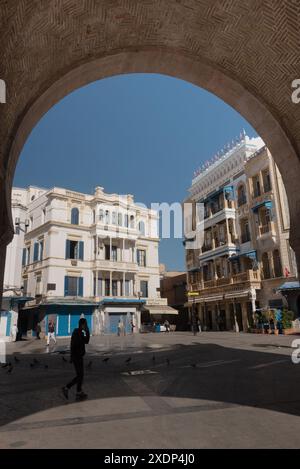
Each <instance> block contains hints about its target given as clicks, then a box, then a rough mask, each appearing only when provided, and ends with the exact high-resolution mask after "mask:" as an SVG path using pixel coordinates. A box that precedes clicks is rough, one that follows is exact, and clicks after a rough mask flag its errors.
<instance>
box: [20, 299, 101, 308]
mask: <svg viewBox="0 0 300 469" xmlns="http://www.w3.org/2000/svg"><path fill="white" fill-rule="evenodd" d="M97 304H98V303H96V302H95V301H91V300H85V299H82V298H78V299H72V298H53V299H45V300H43V301H41V302H39V303H36V302H35V301H28V302H27V304H26V305H25V306H24V307H23V308H22V310H25V309H34V308H39V307H41V306H47V307H49V306H74V307H76V306H78V307H80V306H97Z"/></svg>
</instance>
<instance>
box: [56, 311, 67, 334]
mask: <svg viewBox="0 0 300 469" xmlns="http://www.w3.org/2000/svg"><path fill="white" fill-rule="evenodd" d="M58 316H59V318H58V334H57V335H59V336H67V335H69V314H68V313H65V312H61V313H59V315H58Z"/></svg>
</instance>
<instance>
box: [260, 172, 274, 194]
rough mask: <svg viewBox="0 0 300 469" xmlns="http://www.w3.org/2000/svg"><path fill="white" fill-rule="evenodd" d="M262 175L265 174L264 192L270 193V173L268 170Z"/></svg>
mask: <svg viewBox="0 0 300 469" xmlns="http://www.w3.org/2000/svg"><path fill="white" fill-rule="evenodd" d="M262 174H263V182H264V191H265V192H269V191H270V190H272V185H271V177H270V172H269V170H268V169H267V170H266V171H263V173H262Z"/></svg>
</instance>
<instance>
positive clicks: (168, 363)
mask: <svg viewBox="0 0 300 469" xmlns="http://www.w3.org/2000/svg"><path fill="white" fill-rule="evenodd" d="M166 362H167V365H168V366H169V365H170V360H169V359H168V358H167V359H166Z"/></svg>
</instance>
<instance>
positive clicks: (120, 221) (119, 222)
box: [118, 213, 123, 226]
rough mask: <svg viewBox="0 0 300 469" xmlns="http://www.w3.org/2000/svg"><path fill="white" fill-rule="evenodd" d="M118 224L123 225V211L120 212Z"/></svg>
mask: <svg viewBox="0 0 300 469" xmlns="http://www.w3.org/2000/svg"><path fill="white" fill-rule="evenodd" d="M118 225H119V226H122V225H123V216H122V213H118Z"/></svg>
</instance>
